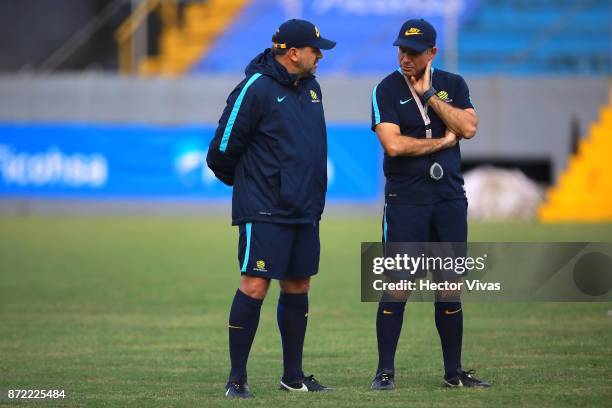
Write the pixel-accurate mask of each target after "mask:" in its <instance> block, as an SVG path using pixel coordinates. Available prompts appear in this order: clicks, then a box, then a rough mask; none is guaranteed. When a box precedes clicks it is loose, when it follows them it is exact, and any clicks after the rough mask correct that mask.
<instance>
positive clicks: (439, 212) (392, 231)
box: [383, 200, 467, 279]
mask: <svg viewBox="0 0 612 408" xmlns="http://www.w3.org/2000/svg"><path fill="white" fill-rule="evenodd" d="M383 242H384V243H387V245H386V250H385V252H386V256H391V257H393V256H395V254H396V253H397V252H398V251H399V250H400V248H401V246H397V248H394V245H392V244H391V243H392V242H452V243H455V244H452V245H448V246H443V247H442V246H437V247H436V248H435V250H436V252H438V253H432V252H428V251H429V249H427V246H425V245H423V251H424V252H425V253H426V255H428V256H440V257H442V258H444V257H445V256H453V257H465V256H466V255H467V244H465V243H466V242H467V200H448V201H441V202H439V203H436V204H430V205H417V204H398V203H389V202H387V203H385V210H384V214H383ZM410 248H411V252H415V254H417V255H418V253H419V252H420V251H421V250H420V249H418V248H417V247H416V246H411V247H410ZM440 250H441V251H442V253H440V252H439V251H440ZM413 256H414V254H413ZM390 272H391V273H387V275H388V276H393V277H396V278H402V279H403V278H406V276H404V274H395V273H393V271H390ZM442 272H443V273H442V275H441V277H447V276H450V277H453V276H456V274H455V273H454V272H453V271H448V270H443V271H442ZM426 273H427V271H424V270H420V271H417V273H416V274H414V275H412V276H411V277H412V278H420V277H423V276H425V275H426ZM400 275H401V276H400ZM434 276H436V275H434ZM439 276H440V275H439ZM463 276H465V274H464V275H463Z"/></svg>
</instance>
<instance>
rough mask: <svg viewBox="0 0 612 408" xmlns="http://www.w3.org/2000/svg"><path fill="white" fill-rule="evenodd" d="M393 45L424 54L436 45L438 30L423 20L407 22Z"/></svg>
mask: <svg viewBox="0 0 612 408" xmlns="http://www.w3.org/2000/svg"><path fill="white" fill-rule="evenodd" d="M393 45H395V46H398V47H406V48H410V49H411V50H414V51H416V52H423V51H425V50H426V49H428V48H432V47H434V46H435V45H436V29H435V28H434V27H433V26H432V25H431V24H429V23H428V22H427V21H425V20H423V19H422V18H418V19H412V20H408V21H406V22H405V23H404V24H403V25H402V28H401V29H400V32H399V34H398V35H397V39H396V40H395V42H394V43H393Z"/></svg>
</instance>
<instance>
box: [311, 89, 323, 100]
mask: <svg viewBox="0 0 612 408" xmlns="http://www.w3.org/2000/svg"><path fill="white" fill-rule="evenodd" d="M310 98H311V99H312V103H318V102H321V101H320V100H319V95H317V93H316V92H315V91H313V90H312V89H311V90H310Z"/></svg>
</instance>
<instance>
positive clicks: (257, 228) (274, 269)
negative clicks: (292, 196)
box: [238, 222, 321, 280]
mask: <svg viewBox="0 0 612 408" xmlns="http://www.w3.org/2000/svg"><path fill="white" fill-rule="evenodd" d="M238 228H239V231H240V238H239V240H238V262H239V265H240V271H241V273H242V274H245V275H248V276H258V277H261V278H266V279H278V280H283V279H294V278H306V277H308V276H312V275H315V274H316V273H317V272H318V271H319V255H320V252H321V244H320V241H319V223H318V222H315V223H312V224H272V223H266V222H253V223H250V222H249V223H246V224H241V225H239V226H238Z"/></svg>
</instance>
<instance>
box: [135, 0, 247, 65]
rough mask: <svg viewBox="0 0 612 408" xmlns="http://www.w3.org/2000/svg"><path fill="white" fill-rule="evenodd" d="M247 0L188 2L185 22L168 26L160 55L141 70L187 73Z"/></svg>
mask: <svg viewBox="0 0 612 408" xmlns="http://www.w3.org/2000/svg"><path fill="white" fill-rule="evenodd" d="M246 3H247V0H207V1H198V2H188V3H187V4H185V6H184V9H183V13H182V14H183V18H182V24H180V25H174V26H171V27H164V29H163V30H162V32H161V35H160V40H159V42H160V55H159V56H156V57H149V58H146V59H145V60H144V61H143V62H142V63H141V65H140V67H139V69H140V73H141V74H144V75H151V74H168V75H176V74H182V73H184V72H185V71H187V70H188V69H189V68H190V67H191V65H192V64H194V63H195V62H196V61H197V60H198V59H200V58H201V56H202V55H205V54H206V52H207V50H208V48H209V47H210V46H211V44H212V42H213V41H214V40H215V38H216V37H217V36H218V35H219V34H220V33H222V32H223V31H224V30H226V29H227V27H228V25H229V24H230V23H231V22H232V21H233V19H234V18H235V16H236V15H237V13H238V12H240V10H241V9H242V8H243V7H244V5H245V4H246Z"/></svg>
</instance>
